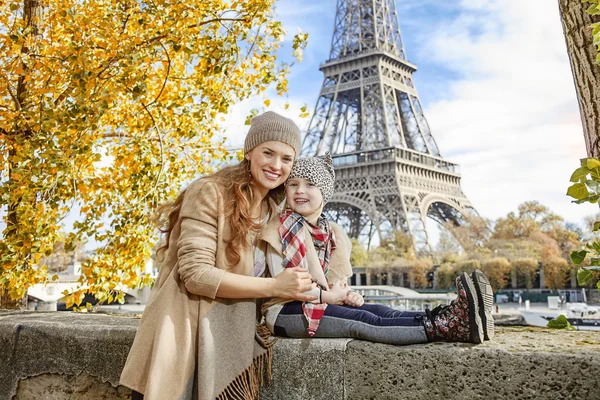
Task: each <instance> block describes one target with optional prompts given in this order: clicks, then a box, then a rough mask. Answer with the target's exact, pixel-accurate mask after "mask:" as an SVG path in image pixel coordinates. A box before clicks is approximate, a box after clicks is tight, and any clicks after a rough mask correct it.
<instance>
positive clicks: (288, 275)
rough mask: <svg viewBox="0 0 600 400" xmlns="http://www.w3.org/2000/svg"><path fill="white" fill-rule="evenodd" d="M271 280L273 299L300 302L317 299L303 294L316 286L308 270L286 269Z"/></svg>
mask: <svg viewBox="0 0 600 400" xmlns="http://www.w3.org/2000/svg"><path fill="white" fill-rule="evenodd" d="M273 279H274V281H273V282H274V284H273V288H272V292H273V297H281V298H283V299H294V300H300V301H312V300H316V299H317V296H310V295H307V294H304V292H306V291H309V290H311V289H314V288H316V287H317V284H316V283H313V281H312V278H311V276H310V274H309V273H308V270H306V269H305V268H301V267H295V268H286V269H284V270H283V272H281V273H280V274H279V275H277V276H276V277H275V278H273Z"/></svg>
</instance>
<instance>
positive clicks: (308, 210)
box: [285, 178, 323, 216]
mask: <svg viewBox="0 0 600 400" xmlns="http://www.w3.org/2000/svg"><path fill="white" fill-rule="evenodd" d="M285 195H286V201H287V204H288V206H290V208H291V209H292V210H293V211H295V212H297V213H298V214H300V215H303V216H309V215H311V214H314V213H315V212H317V211H318V210H319V209H320V208H321V206H322V205H323V195H322V194H321V190H320V189H319V188H318V187H317V186H316V185H314V184H312V183H311V182H309V181H307V180H306V179H304V178H293V179H290V180H289V181H288V182H287V184H286V185H285Z"/></svg>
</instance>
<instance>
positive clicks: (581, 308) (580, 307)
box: [521, 303, 600, 331]
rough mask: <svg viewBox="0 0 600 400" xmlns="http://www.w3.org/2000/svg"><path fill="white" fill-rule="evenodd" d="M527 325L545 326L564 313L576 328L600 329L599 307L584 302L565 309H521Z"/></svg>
mask: <svg viewBox="0 0 600 400" xmlns="http://www.w3.org/2000/svg"><path fill="white" fill-rule="evenodd" d="M521 314H522V315H523V318H524V319H525V322H527V325H531V326H539V327H544V328H545V327H547V325H548V321H550V320H552V319H554V318H556V317H558V316H559V315H561V314H562V315H564V316H565V317H566V318H567V321H569V323H570V324H571V325H572V326H573V327H574V328H575V329H577V330H581V331H584V330H589V331H600V309H599V308H598V307H593V306H588V305H587V304H585V303H574V304H570V305H568V306H567V309H566V310H541V311H533V310H521Z"/></svg>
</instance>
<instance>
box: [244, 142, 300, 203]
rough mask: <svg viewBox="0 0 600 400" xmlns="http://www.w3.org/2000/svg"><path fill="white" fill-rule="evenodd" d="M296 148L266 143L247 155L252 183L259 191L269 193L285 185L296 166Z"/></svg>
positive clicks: (280, 143) (279, 143) (283, 144)
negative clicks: (293, 167) (293, 166)
mask: <svg viewBox="0 0 600 400" xmlns="http://www.w3.org/2000/svg"><path fill="white" fill-rule="evenodd" d="M294 156H295V151H294V148H293V147H292V146H290V145H288V144H285V143H282V142H276V141H271V142H264V143H262V144H259V145H258V146H256V147H255V148H253V149H252V150H251V151H250V152H248V153H247V154H246V158H247V159H248V160H249V161H250V174H251V175H252V181H253V183H254V184H255V185H256V186H257V188H258V189H259V190H261V189H262V190H263V191H264V192H268V191H269V190H271V189H275V188H277V187H278V186H279V185H281V184H283V183H284V182H285V181H286V179H287V178H288V176H290V172H291V170H292V165H293V164H294Z"/></svg>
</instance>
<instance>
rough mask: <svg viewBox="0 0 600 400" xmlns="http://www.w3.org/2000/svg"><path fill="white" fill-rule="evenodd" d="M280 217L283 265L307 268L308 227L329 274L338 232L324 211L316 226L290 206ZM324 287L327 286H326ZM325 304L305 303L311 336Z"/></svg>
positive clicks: (321, 261)
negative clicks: (306, 236)
mask: <svg viewBox="0 0 600 400" xmlns="http://www.w3.org/2000/svg"><path fill="white" fill-rule="evenodd" d="M279 220H280V222H281V225H280V226H279V235H280V237H281V244H282V246H283V248H282V250H283V251H282V253H283V267H284V268H294V267H302V268H305V269H307V270H308V261H307V260H306V240H305V233H306V231H307V230H308V231H309V232H310V234H311V236H312V239H313V243H314V245H315V250H317V255H318V256H319V261H320V263H321V268H322V269H323V273H324V274H325V277H327V272H328V270H329V259H330V257H331V253H332V252H333V250H335V235H334V234H333V230H332V229H331V225H330V224H329V221H328V220H327V218H326V217H325V215H323V214H321V216H320V217H319V219H318V221H317V225H316V226H315V225H313V224H311V223H310V222H308V221H307V220H306V218H304V217H303V216H302V215H300V214H298V213H296V212H294V211H292V210H291V209H289V208H287V209H285V210H283V211H282V212H281V215H280V216H279ZM325 289H326V290H327V288H325ZM326 308H327V304H314V303H308V302H304V303H303V304H302V310H303V312H304V316H305V317H306V319H307V321H308V334H309V336H314V334H315V332H316V331H317V328H318V327H319V322H320V321H321V318H322V317H323V314H324V313H325V309H326Z"/></svg>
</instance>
